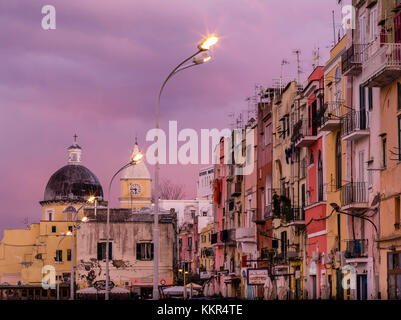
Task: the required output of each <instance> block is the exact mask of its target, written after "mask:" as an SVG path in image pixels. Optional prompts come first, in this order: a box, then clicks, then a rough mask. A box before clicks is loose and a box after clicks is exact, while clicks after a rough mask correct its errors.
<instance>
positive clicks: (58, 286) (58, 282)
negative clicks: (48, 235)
mask: <svg viewBox="0 0 401 320" xmlns="http://www.w3.org/2000/svg"><path fill="white" fill-rule="evenodd" d="M61 235H62V236H63V237H62V238H61V239H60V241H59V242H58V244H57V249H56V257H57V262H58V263H57V273H56V278H58V280H57V279H56V282H57V300H60V277H59V269H60V267H59V266H60V261H59V259H58V256H57V252H58V248H59V246H60V244H61V242H62V241H63V240H64V239H65V237H66V236H67V235H70V234H67V233H64V232H63V233H61Z"/></svg>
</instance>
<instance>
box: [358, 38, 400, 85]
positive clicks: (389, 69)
mask: <svg viewBox="0 0 401 320" xmlns="http://www.w3.org/2000/svg"><path fill="white" fill-rule="evenodd" d="M364 56H365V54H364ZM366 58H367V59H366V61H364V63H363V72H364V74H365V75H366V78H365V77H364V78H365V79H367V80H366V81H365V82H364V83H363V85H364V86H366V87H380V88H382V87H385V86H387V85H388V84H390V83H392V82H394V81H395V80H396V79H398V78H399V77H400V76H401V44H400V43H378V42H374V43H373V44H371V45H369V47H367V48H366Z"/></svg>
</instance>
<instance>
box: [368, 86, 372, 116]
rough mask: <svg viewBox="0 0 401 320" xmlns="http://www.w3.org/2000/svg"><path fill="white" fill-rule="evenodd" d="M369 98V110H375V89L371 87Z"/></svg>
mask: <svg viewBox="0 0 401 320" xmlns="http://www.w3.org/2000/svg"><path fill="white" fill-rule="evenodd" d="M368 99H369V110H370V111H371V110H373V89H372V88H369V90H368Z"/></svg>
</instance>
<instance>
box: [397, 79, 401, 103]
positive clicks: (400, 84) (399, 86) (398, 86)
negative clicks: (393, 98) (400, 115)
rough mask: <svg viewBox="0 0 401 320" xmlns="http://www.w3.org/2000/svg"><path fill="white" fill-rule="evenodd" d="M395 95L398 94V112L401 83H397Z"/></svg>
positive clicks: (400, 101)
mask: <svg viewBox="0 0 401 320" xmlns="http://www.w3.org/2000/svg"><path fill="white" fill-rule="evenodd" d="M397 94H398V110H400V109H401V83H399V82H398V83H397Z"/></svg>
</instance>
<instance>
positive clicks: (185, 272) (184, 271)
mask: <svg viewBox="0 0 401 320" xmlns="http://www.w3.org/2000/svg"><path fill="white" fill-rule="evenodd" d="M178 272H180V273H183V274H184V300H186V299H187V288H186V283H185V282H186V281H185V279H186V277H185V275H186V274H188V271H186V270H185V263H184V269H178Z"/></svg>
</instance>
